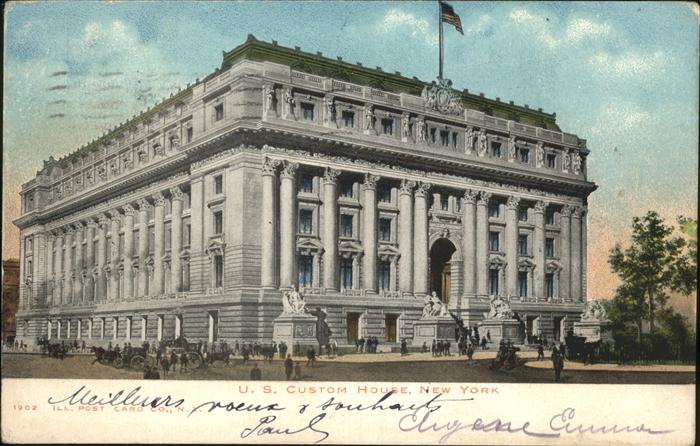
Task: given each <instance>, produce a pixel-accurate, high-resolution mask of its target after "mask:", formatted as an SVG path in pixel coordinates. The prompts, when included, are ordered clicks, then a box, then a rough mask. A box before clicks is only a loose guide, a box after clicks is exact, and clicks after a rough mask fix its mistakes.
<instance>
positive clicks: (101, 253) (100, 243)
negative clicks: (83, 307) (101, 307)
mask: <svg viewBox="0 0 700 446" xmlns="http://www.w3.org/2000/svg"><path fill="white" fill-rule="evenodd" d="M108 223H109V219H108V218H107V216H106V215H100V217H99V220H98V226H97V296H95V300H96V301H100V302H104V301H105V300H107V282H106V280H107V278H106V277H105V266H106V262H105V260H106V258H107V224H108Z"/></svg>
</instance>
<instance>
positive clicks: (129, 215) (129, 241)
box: [122, 204, 136, 299]
mask: <svg viewBox="0 0 700 446" xmlns="http://www.w3.org/2000/svg"><path fill="white" fill-rule="evenodd" d="M122 209H123V210H124V290H123V293H122V297H123V298H125V299H131V298H132V297H134V276H133V274H134V272H133V269H132V267H131V260H132V258H133V255H134V213H135V212H136V211H135V210H134V208H133V207H132V206H131V205H130V204H127V205H126V206H124V207H123V208H122Z"/></svg>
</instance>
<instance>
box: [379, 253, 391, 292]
mask: <svg viewBox="0 0 700 446" xmlns="http://www.w3.org/2000/svg"><path fill="white" fill-rule="evenodd" d="M378 273H379V277H378V279H379V289H380V290H386V291H388V290H390V289H391V262H389V261H388V260H381V261H380V262H379V265H378Z"/></svg>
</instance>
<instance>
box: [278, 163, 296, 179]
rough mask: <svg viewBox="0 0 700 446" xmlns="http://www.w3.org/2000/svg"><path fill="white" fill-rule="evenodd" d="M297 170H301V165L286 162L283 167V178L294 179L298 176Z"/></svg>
mask: <svg viewBox="0 0 700 446" xmlns="http://www.w3.org/2000/svg"><path fill="white" fill-rule="evenodd" d="M297 170H299V163H290V162H289V161H285V162H284V164H283V165H282V174H281V177H282V178H292V179H293V178H294V177H295V176H296V173H297Z"/></svg>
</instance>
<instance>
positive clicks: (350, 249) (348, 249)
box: [338, 240, 364, 259]
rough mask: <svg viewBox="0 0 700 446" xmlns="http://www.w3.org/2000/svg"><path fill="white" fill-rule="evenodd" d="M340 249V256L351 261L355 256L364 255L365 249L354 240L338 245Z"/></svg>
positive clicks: (344, 241)
mask: <svg viewBox="0 0 700 446" xmlns="http://www.w3.org/2000/svg"><path fill="white" fill-rule="evenodd" d="M338 249H339V251H340V256H341V257H343V258H345V259H349V258H351V257H354V256H360V255H362V253H363V251H364V249H363V248H362V245H361V244H359V243H357V242H356V241H354V240H343V241H341V242H340V243H338Z"/></svg>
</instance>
